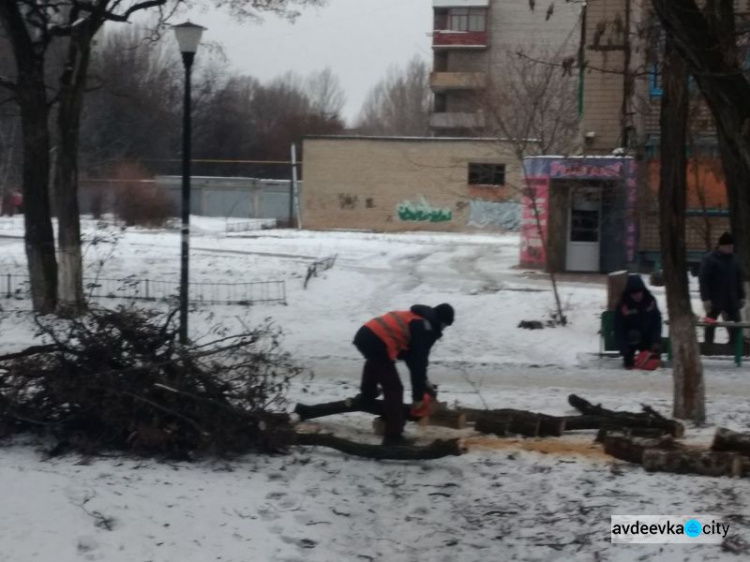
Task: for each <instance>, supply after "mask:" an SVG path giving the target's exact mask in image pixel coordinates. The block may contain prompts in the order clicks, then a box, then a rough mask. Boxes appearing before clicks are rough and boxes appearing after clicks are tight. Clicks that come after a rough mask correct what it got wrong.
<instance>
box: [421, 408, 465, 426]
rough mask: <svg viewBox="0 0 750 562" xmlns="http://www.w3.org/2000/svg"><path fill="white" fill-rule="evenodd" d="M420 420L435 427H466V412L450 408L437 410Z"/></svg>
mask: <svg viewBox="0 0 750 562" xmlns="http://www.w3.org/2000/svg"><path fill="white" fill-rule="evenodd" d="M423 419H424V421H423V422H422V421H420V423H423V424H424V425H429V426H435V427H448V428H450V429H465V428H466V414H464V413H463V412H453V411H450V410H436V411H434V412H433V413H431V414H430V415H429V416H428V417H426V418H423Z"/></svg>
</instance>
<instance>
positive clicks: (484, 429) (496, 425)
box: [474, 414, 510, 437]
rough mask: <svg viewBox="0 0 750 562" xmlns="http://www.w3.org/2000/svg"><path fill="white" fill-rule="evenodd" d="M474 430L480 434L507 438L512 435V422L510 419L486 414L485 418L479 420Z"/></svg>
mask: <svg viewBox="0 0 750 562" xmlns="http://www.w3.org/2000/svg"><path fill="white" fill-rule="evenodd" d="M474 429H475V430H477V431H478V432H480V433H488V434H492V435H497V436H498V437H505V436H506V435H508V434H509V433H510V420H509V419H508V418H497V417H495V416H492V415H489V414H485V415H484V416H480V417H479V418H477V420H476V423H475V424H474Z"/></svg>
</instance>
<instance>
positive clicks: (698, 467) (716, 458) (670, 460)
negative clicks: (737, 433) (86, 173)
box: [642, 448, 747, 476]
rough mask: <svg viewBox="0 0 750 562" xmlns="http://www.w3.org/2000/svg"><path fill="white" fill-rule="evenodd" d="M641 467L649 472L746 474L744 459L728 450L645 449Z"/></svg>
mask: <svg viewBox="0 0 750 562" xmlns="http://www.w3.org/2000/svg"><path fill="white" fill-rule="evenodd" d="M642 464H643V468H645V469H646V470H647V471H649V472H674V473H677V474H700V475H703V476H742V475H743V474H747V462H746V459H744V457H743V456H742V455H740V454H739V453H734V452H729V451H711V450H706V451H695V450H672V451H669V450H663V449H657V448H652V449H646V450H645V451H644V452H643V463H642Z"/></svg>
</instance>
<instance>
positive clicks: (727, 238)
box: [719, 232, 734, 246]
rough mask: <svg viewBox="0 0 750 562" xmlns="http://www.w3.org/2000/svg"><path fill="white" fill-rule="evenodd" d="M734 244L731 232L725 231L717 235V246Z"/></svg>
mask: <svg viewBox="0 0 750 562" xmlns="http://www.w3.org/2000/svg"><path fill="white" fill-rule="evenodd" d="M729 244H734V236H732V233H731V232H725V233H724V234H722V235H721V236H720V237H719V246H728V245H729Z"/></svg>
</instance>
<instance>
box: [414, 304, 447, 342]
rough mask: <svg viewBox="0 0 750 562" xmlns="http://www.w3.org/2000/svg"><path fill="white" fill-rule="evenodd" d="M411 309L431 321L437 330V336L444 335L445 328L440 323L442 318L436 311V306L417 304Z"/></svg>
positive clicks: (431, 324) (433, 327)
mask: <svg viewBox="0 0 750 562" xmlns="http://www.w3.org/2000/svg"><path fill="white" fill-rule="evenodd" d="M410 310H411V312H413V313H414V314H416V315H417V316H421V317H422V318H424V319H425V320H427V321H428V322H429V323H430V326H431V327H432V329H433V330H435V332H437V337H441V336H442V335H443V330H442V327H441V325H440V318H438V315H437V313H436V312H435V309H434V308H432V307H431V306H427V305H426V304H415V305H414V306H412V307H411V309H410Z"/></svg>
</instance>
